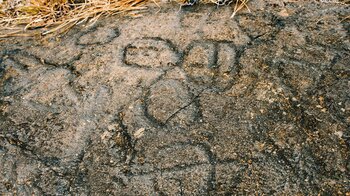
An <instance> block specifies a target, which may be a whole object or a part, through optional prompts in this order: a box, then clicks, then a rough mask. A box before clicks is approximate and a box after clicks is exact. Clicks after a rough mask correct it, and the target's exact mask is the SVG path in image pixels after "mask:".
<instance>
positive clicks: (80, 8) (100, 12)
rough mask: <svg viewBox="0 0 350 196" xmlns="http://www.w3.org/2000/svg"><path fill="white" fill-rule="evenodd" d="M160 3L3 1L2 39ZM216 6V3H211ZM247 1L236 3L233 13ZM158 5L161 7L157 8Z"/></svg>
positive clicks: (64, 28)
mask: <svg viewBox="0 0 350 196" xmlns="http://www.w3.org/2000/svg"><path fill="white" fill-rule="evenodd" d="M157 1H158V0H0V38H1V37H10V36H33V35H47V34H50V33H62V32H65V31H67V30H68V29H70V28H71V27H73V26H74V25H76V24H78V23H82V22H92V23H93V22H96V21H97V20H98V19H99V18H101V17H105V16H109V15H114V14H128V15H133V16H135V15H137V14H138V13H139V11H141V10H143V9H145V8H146V5H145V4H146V3H152V2H153V3H156V4H157ZM210 1H211V2H212V3H216V0H210ZM247 1H248V0H234V2H235V5H234V13H233V15H232V17H233V16H234V15H235V14H236V13H237V11H239V10H240V9H242V8H244V7H246V6H247V5H246V3H247ZM157 5H158V4H157Z"/></svg>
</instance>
